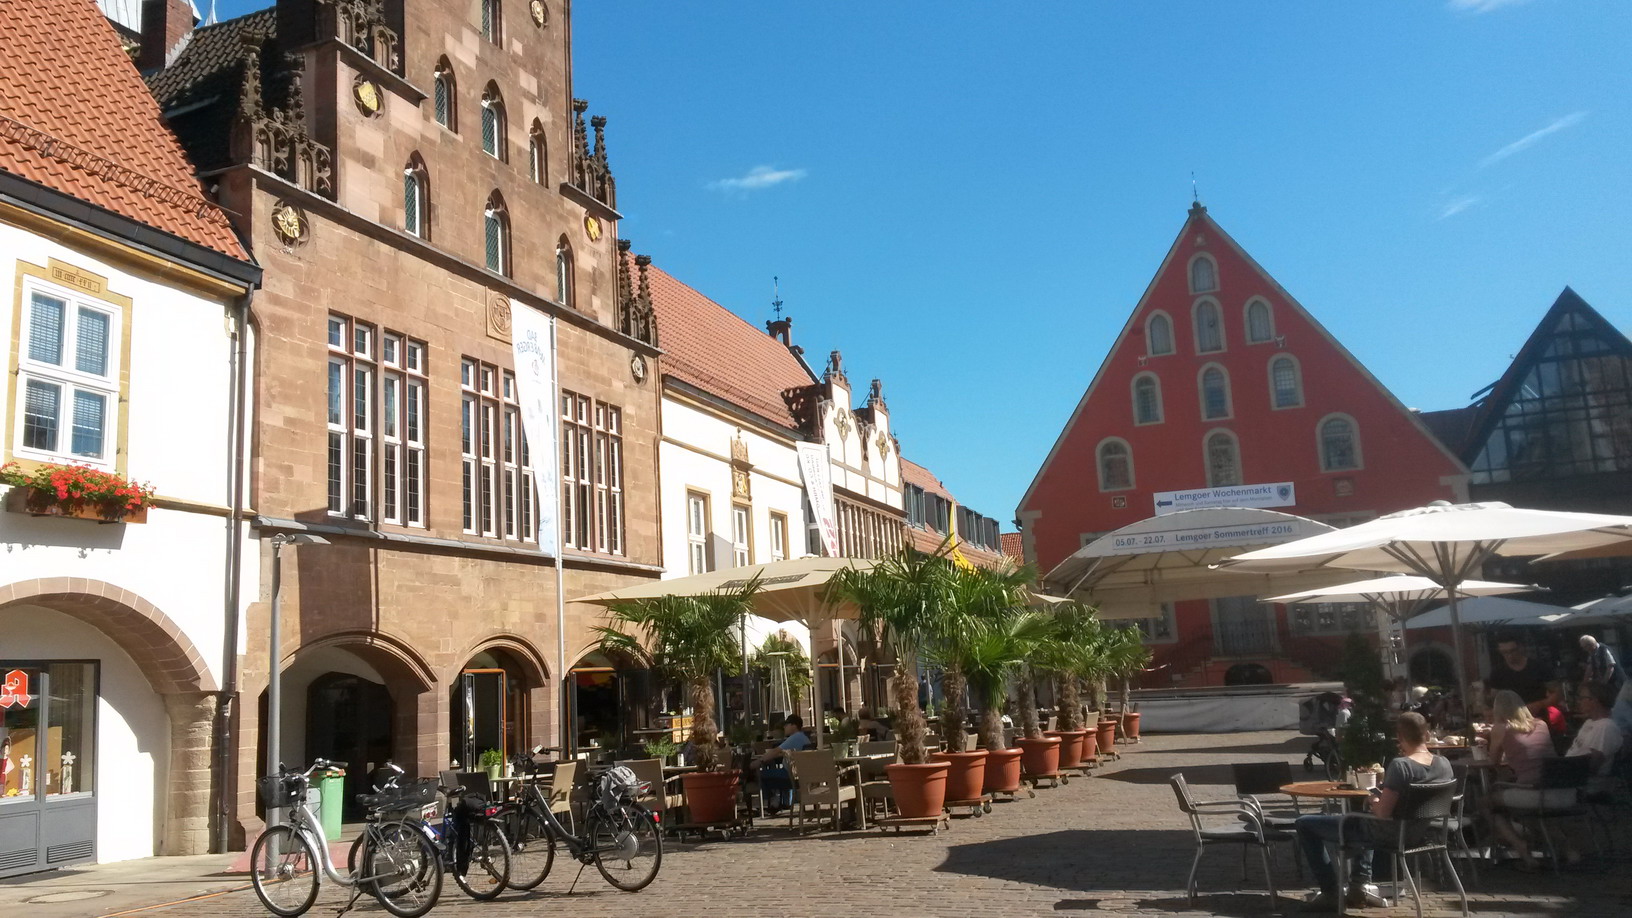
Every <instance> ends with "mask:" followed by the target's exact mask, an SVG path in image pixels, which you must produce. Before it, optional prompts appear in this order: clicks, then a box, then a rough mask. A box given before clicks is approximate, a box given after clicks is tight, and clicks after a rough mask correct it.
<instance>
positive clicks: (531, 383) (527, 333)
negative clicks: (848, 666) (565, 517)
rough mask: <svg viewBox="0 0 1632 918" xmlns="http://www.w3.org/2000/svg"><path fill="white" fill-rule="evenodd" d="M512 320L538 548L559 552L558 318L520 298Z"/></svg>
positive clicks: (511, 327)
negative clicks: (556, 319)
mask: <svg viewBox="0 0 1632 918" xmlns="http://www.w3.org/2000/svg"><path fill="white" fill-rule="evenodd" d="M510 322H511V326H510V341H511V347H512V348H514V351H515V354H514V356H515V361H516V401H517V403H518V404H519V405H520V406H521V430H522V433H523V434H525V435H526V436H527V451H528V452H529V453H530V454H531V456H530V458H531V459H532V461H533V491H534V492H535V493H536V494H537V495H538V549H539V551H542V552H544V553H545V554H547V555H554V554H556V553H557V552H558V551H560V547H561V546H560V537H561V535H560V534H561V523H560V520H561V487H560V485H559V484H558V483H557V481H556V476H557V475H558V474H560V468H561V460H560V459H559V458H558V453H557V449H556V442H557V440H558V437H559V432H560V430H561V424H560V422H559V420H558V419H557V409H558V408H559V406H560V404H561V399H560V396H559V395H558V394H557V393H556V391H555V319H554V318H552V317H550V316H547V315H545V314H543V313H541V312H539V311H538V310H536V309H533V308H532V307H530V306H525V305H522V304H520V303H515V304H513V305H512V308H511V312H510Z"/></svg>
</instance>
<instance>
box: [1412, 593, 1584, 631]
mask: <svg viewBox="0 0 1632 918" xmlns="http://www.w3.org/2000/svg"><path fill="white" fill-rule="evenodd" d="M1457 605H1458V611H1459V612H1460V614H1461V618H1462V624H1464V625H1492V624H1497V623H1505V624H1509V625H1550V624H1552V623H1554V622H1557V621H1560V620H1562V619H1564V618H1568V617H1569V616H1571V615H1574V614H1575V611H1574V610H1573V609H1566V608H1564V607H1563V606H1549V605H1547V604H1546V603H1540V602H1526V601H1524V600H1522V599H1506V598H1504V597H1501V596H1475V597H1473V598H1472V599H1463V600H1461V601H1460V602H1459V603H1458V604H1457ZM1450 624H1451V607H1450V606H1440V607H1439V608H1437V609H1433V610H1430V611H1428V612H1424V613H1422V614H1421V615H1418V616H1417V617H1415V618H1413V619H1410V620H1408V621H1407V622H1406V623H1405V627H1407V628H1413V629H1415V628H1446V627H1449V626H1450Z"/></svg>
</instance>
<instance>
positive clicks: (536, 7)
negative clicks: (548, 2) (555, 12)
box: [527, 0, 550, 29]
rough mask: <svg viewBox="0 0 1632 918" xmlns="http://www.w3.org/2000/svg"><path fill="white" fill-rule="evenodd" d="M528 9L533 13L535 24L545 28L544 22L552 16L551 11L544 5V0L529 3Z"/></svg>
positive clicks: (534, 0)
mask: <svg viewBox="0 0 1632 918" xmlns="http://www.w3.org/2000/svg"><path fill="white" fill-rule="evenodd" d="M527 10H528V12H530V13H532V15H533V25H535V26H538V27H539V28H541V29H542V28H544V23H545V22H546V21H547V20H548V19H549V18H550V11H549V9H548V8H546V7H545V6H544V0H533V2H531V3H529V4H527Z"/></svg>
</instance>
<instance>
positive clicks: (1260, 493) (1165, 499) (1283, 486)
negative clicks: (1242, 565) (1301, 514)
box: [1155, 481, 1298, 516]
mask: <svg viewBox="0 0 1632 918" xmlns="http://www.w3.org/2000/svg"><path fill="white" fill-rule="evenodd" d="M1155 497H1156V515H1157V516H1166V515H1167V514H1169V513H1177V512H1179V511H1180V510H1201V509H1203V508H1206V507H1290V506H1293V505H1294V504H1296V503H1297V502H1298V495H1297V492H1296V491H1295V490H1294V489H1293V487H1292V482H1290V481H1278V482H1275V483H1274V484H1255V485H1230V486H1228V487H1223V488H1196V489H1195V490H1192V491H1157V492H1156V495H1155Z"/></svg>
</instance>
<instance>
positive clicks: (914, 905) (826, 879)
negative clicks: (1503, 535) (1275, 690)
mask: <svg viewBox="0 0 1632 918" xmlns="http://www.w3.org/2000/svg"><path fill="white" fill-rule="evenodd" d="M1307 743H1308V740H1307V738H1300V737H1297V736H1296V735H1294V734H1291V733H1288V732H1276V733H1252V734H1231V735H1224V736H1196V735H1185V736H1155V737H1147V738H1146V740H1145V742H1143V743H1142V744H1140V745H1137V746H1125V747H1122V748H1123V749H1124V751H1125V754H1124V755H1123V757H1122V759H1121V761H1120V762H1117V763H1114V764H1111V765H1108V766H1107V767H1105V768H1103V769H1101V770H1100V771H1099V772H1096V773H1095V774H1094V776H1093V777H1090V778H1086V779H1074V780H1072V782H1071V783H1070V784H1069V785H1067V786H1064V787H1060V788H1055V789H1043V790H1040V791H1038V795H1037V798H1036V799H1034V800H1031V799H1024V798H1022V799H1021V800H1020V801H1017V802H1013V803H1002V802H1000V803H997V804H996V805H995V806H994V809H993V812H992V813H991V814H990V815H988V816H985V817H984V818H979V819H973V818H968V817H960V818H955V819H954V820H953V822H952V828H951V830H950V831H945V832H942V833H941V834H940V835H939V836H930V835H924V834H918V835H909V834H906V833H903V834H901V835H899V836H897V835H895V834H894V833H893V832H892V833H890V834H880V833H878V832H877V831H871V832H866V833H861V832H854V831H850V832H841V833H831V832H822V833H815V834H806V835H793V834H790V833H789V832H788V831H787V830H786V829H785V828H774V827H773V828H766V827H761V828H759V829H758V830H756V831H755V833H754V834H753V835H751V836H749V837H748V838H746V839H739V840H734V841H730V842H720V841H710V842H707V843H701V844H698V843H695V842H686V843H682V842H671V843H670V844H669V846H668V847H667V848H666V849H665V853H664V861H663V869H662V872H661V874H660V875H659V876H658V879H657V881H656V882H655V883H653V884H652V886H651V887H649V888H648V889H647V890H646V891H644V892H641V893H635V894H630V893H622V892H618V891H616V890H613V889H611V888H610V887H608V886H607V885H606V884H605V882H604V881H602V880H601V879H600V877H599V876H598V875H597V874H596V873H595V872H594V870H593V869H590V870H587V871H585V873H584V874H583V876H581V877H579V878H578V883H577V888H576V890H575V891H573V892H572V893H571V894H570V895H569V894H568V888H569V886H570V885H571V884H572V880H573V877H574V874H575V873H576V869H575V868H576V865H570V866H569V864H568V862H566V861H565V860H563V859H561V858H558V859H557V861H556V868H555V869H556V872H555V873H552V875H551V877H550V878H549V879H548V880H547V881H546V882H545V884H544V885H543V886H542V887H540V888H539V889H538V890H535V891H534V892H531V893H526V894H517V893H507V894H506V895H505V896H503V897H501V898H500V899H499V900H497V901H495V902H491V903H478V902H472V901H470V900H468V899H465V898H464V897H463V896H462V895H461V894H460V893H459V891H458V890H457V888H455V887H454V886H453V884H452V883H449V884H448V886H447V887H446V891H445V892H444V894H443V898H442V902H441V904H439V905H438V906H437V908H436V910H435V911H434V912H433V913H432V914H434V915H441V916H484V918H505V916H522V915H527V916H534V915H547V914H551V913H558V914H566V915H572V916H574V918H596V916H607V918H614V916H616V918H651V916H653V915H666V914H699V915H707V916H709V918H750V916H753V918H757V916H802V915H809V916H829V915H831V916H840V915H887V916H891V918H897V916H946V918H963V916H979V915H1004V916H1008V915H1049V914H1065V915H1070V914H1084V913H1102V914H1103V913H1112V914H1118V915H1127V916H1134V915H1161V916H1176V915H1229V916H1256V915H1266V914H1270V913H1271V912H1272V909H1271V908H1270V905H1269V900H1268V897H1267V896H1266V894H1265V892H1264V877H1263V869H1262V867H1261V865H1260V862H1259V861H1258V860H1257V858H1256V856H1254V858H1253V859H1252V860H1251V861H1249V863H1248V865H1247V872H1246V877H1247V878H1246V880H1244V881H1243V879H1242V865H1241V858H1240V856H1239V855H1238V854H1237V852H1236V851H1235V850H1232V849H1228V848H1225V849H1220V850H1210V851H1208V853H1207V854H1206V855H1205V858H1204V860H1203V862H1202V868H1201V876H1200V886H1201V896H1200V897H1199V899H1198V900H1197V902H1196V905H1195V906H1193V907H1192V906H1191V905H1189V904H1188V903H1187V902H1186V900H1185V897H1184V889H1183V887H1184V879H1185V875H1186V872H1187V871H1188V869H1189V866H1190V859H1191V857H1192V855H1193V853H1194V851H1195V848H1194V844H1193V841H1192V835H1191V833H1190V830H1189V827H1188V824H1187V822H1186V821H1185V819H1184V817H1183V815H1182V814H1181V813H1180V812H1179V811H1178V809H1177V806H1176V804H1175V801H1174V798H1173V793H1172V791H1171V790H1170V789H1169V787H1168V785H1167V779H1168V776H1169V775H1171V774H1173V773H1174V772H1176V771H1182V772H1184V774H1185V776H1186V777H1187V778H1188V779H1189V781H1190V783H1191V785H1192V787H1193V789H1194V791H1195V793H1196V796H1197V797H1198V798H1200V799H1216V798H1220V797H1226V796H1229V795H1230V793H1231V791H1230V788H1229V781H1230V770H1229V767H1228V766H1229V763H1231V762H1254V761H1266V760H1270V759H1277V758H1284V759H1289V760H1291V761H1293V762H1295V763H1298V764H1296V765H1295V766H1294V768H1295V770H1298V772H1299V774H1300V775H1301V762H1302V754H1303V749H1304V748H1305V747H1306V745H1307ZM777 825H778V826H780V825H781V822H780V821H778V823H777ZM1622 834H1623V836H1624V835H1625V834H1626V833H1624V831H1623V833H1622ZM1629 849H1632V844H1628V840H1627V839H1625V838H1624V837H1623V839H1622V844H1621V846H1620V849H1619V850H1620V851H1622V852H1623V854H1622V856H1621V857H1620V858H1619V859H1614V858H1606V859H1602V860H1598V859H1589V862H1588V863H1587V864H1585V865H1583V866H1581V867H1578V868H1575V869H1573V870H1570V871H1567V872H1566V873H1565V874H1564V875H1563V876H1561V877H1554V876H1552V875H1550V874H1543V875H1539V876H1532V875H1527V874H1521V873H1519V872H1517V871H1514V870H1511V869H1505V868H1500V867H1498V868H1493V869H1485V870H1481V871H1480V883H1479V884H1478V888H1477V890H1476V891H1474V892H1473V894H1472V896H1471V898H1472V905H1473V914H1474V915H1476V916H1479V918H1493V916H1505V915H1512V916H1519V915H1524V916H1558V915H1604V916H1613V915H1632V896H1629V892H1632V887H1629V881H1628V875H1629V871H1628V869H1627V868H1628V866H1629V864H1628V858H1627V856H1626V855H1625V853H1624V852H1627V851H1628V850H1629ZM1430 873H1432V871H1430ZM1275 874H1276V883H1277V885H1278V886H1279V887H1280V888H1281V893H1282V894H1281V897H1280V898H1279V900H1278V901H1277V903H1276V906H1277V907H1276V908H1275V909H1274V910H1273V911H1279V912H1284V913H1292V914H1295V913H1297V912H1298V906H1299V904H1300V901H1301V899H1302V898H1303V897H1304V895H1305V894H1306V892H1307V891H1308V887H1307V886H1306V885H1304V883H1303V882H1300V881H1299V880H1298V879H1297V878H1296V876H1295V874H1294V871H1293V862H1292V860H1291V850H1290V847H1287V848H1283V849H1282V850H1281V851H1280V852H1279V853H1278V856H1277V858H1276V863H1275ZM1439 885H1440V884H1438V883H1437V882H1435V881H1433V880H1430V882H1429V886H1430V888H1431V889H1432V890H1433V891H1430V892H1429V893H1428V895H1427V899H1426V901H1425V908H1424V912H1423V914H1424V915H1426V916H1441V915H1444V916H1449V915H1457V914H1460V909H1459V908H1457V903H1456V900H1455V899H1454V897H1453V896H1448V895H1445V894H1443V893H1441V892H1439V891H1438V887H1439ZM342 902H343V897H341V896H340V895H339V893H338V891H336V890H334V889H332V888H331V887H325V889H324V893H323V896H322V897H321V898H320V899H319V901H318V904H317V905H316V906H315V907H314V908H313V910H312V912H311V913H310V914H313V915H320V914H327V915H333V914H334V909H335V908H337V907H338V906H339V905H341V904H342ZM150 914H163V915H166V916H170V915H198V916H205V915H210V916H215V915H230V916H240V915H241V916H251V915H262V914H265V912H264V911H262V910H261V908H260V906H259V903H258V902H257V901H256V899H255V898H254V894H253V893H252V892H238V893H232V894H230V895H228V896H225V897H221V898H215V899H211V900H208V901H203V902H196V903H190V904H186V905H182V906H177V907H174V908H169V909H163V910H161V911H158V912H154V913H150ZM354 914H368V915H374V914H384V913H383V912H382V911H381V910H380V908H379V906H378V905H377V904H376V903H374V902H372V901H362V902H359V903H358V907H357V910H356V912H355V913H354ZM1352 914H1358V915H1363V916H1368V918H1369V916H1381V915H1389V914H1393V915H1402V916H1403V915H1411V914H1414V913H1413V911H1412V909H1411V908H1410V905H1409V904H1406V905H1404V906H1402V907H1400V908H1396V909H1393V910H1384V909H1364V910H1359V911H1356V912H1352Z"/></svg>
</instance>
